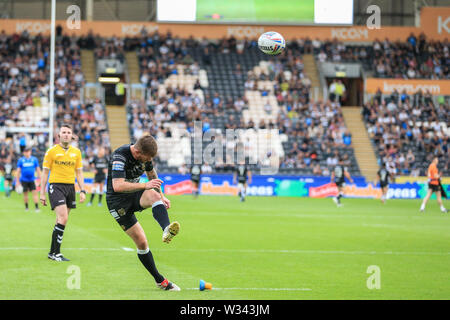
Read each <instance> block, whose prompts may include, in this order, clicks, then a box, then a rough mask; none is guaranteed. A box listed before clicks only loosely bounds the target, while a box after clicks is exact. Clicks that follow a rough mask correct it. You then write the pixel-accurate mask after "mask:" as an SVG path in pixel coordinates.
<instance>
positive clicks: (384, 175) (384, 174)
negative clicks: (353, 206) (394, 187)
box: [378, 168, 390, 185]
mask: <svg viewBox="0 0 450 320" xmlns="http://www.w3.org/2000/svg"><path fill="white" fill-rule="evenodd" d="M389 176H390V173H389V171H387V170H386V169H384V168H383V169H380V170H378V177H379V178H380V184H384V185H386V184H389Z"/></svg>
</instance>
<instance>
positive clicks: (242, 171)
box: [233, 160, 252, 202]
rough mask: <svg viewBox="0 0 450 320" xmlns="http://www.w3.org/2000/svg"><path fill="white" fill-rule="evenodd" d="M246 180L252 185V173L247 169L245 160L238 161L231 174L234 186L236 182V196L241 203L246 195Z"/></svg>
mask: <svg viewBox="0 0 450 320" xmlns="http://www.w3.org/2000/svg"><path fill="white" fill-rule="evenodd" d="M236 178H237V179H236ZM247 180H248V184H251V183H252V172H251V171H250V170H249V169H248V168H247V165H246V164H245V160H244V161H240V162H239V163H238V164H237V166H236V168H235V171H234V174H233V184H236V181H237V182H238V190H239V192H238V196H239V197H240V198H241V202H244V201H245V196H246V195H247V185H248V184H247Z"/></svg>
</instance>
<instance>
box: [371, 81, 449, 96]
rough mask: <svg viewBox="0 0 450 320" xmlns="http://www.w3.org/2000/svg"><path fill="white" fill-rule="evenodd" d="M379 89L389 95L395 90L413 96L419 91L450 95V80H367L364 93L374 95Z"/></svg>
mask: <svg viewBox="0 0 450 320" xmlns="http://www.w3.org/2000/svg"><path fill="white" fill-rule="evenodd" d="M378 89H380V90H381V92H383V93H391V92H393V91H394V90H397V91H398V92H399V93H402V92H403V90H406V93H407V94H414V93H416V92H417V91H419V90H422V92H423V93H425V92H427V91H429V92H430V93H431V94H433V95H450V80H428V79H391V78H389V79H382V78H367V79H366V90H365V91H366V92H367V93H376V92H377V90H378Z"/></svg>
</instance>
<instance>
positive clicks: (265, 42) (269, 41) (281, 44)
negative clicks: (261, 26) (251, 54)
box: [258, 31, 286, 56]
mask: <svg viewBox="0 0 450 320" xmlns="http://www.w3.org/2000/svg"><path fill="white" fill-rule="evenodd" d="M285 47H286V41H284V38H283V36H282V35H281V34H279V33H278V32H275V31H269V32H264V33H263V34H262V35H261V36H260V37H259V39H258V48H259V50H261V51H262V52H264V53H265V54H269V55H272V56H275V55H278V54H280V53H281V52H283V50H284V48H285Z"/></svg>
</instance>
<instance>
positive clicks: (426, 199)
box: [420, 189, 433, 212]
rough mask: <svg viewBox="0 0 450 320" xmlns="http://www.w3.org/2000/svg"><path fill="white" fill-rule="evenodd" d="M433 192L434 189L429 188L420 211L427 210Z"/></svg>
mask: <svg viewBox="0 0 450 320" xmlns="http://www.w3.org/2000/svg"><path fill="white" fill-rule="evenodd" d="M432 194H433V190H431V189H428V191H427V194H426V196H425V198H423V202H422V205H421V206H420V211H422V212H423V211H424V210H425V206H426V205H427V202H428V200H429V199H430V197H431V195H432Z"/></svg>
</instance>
